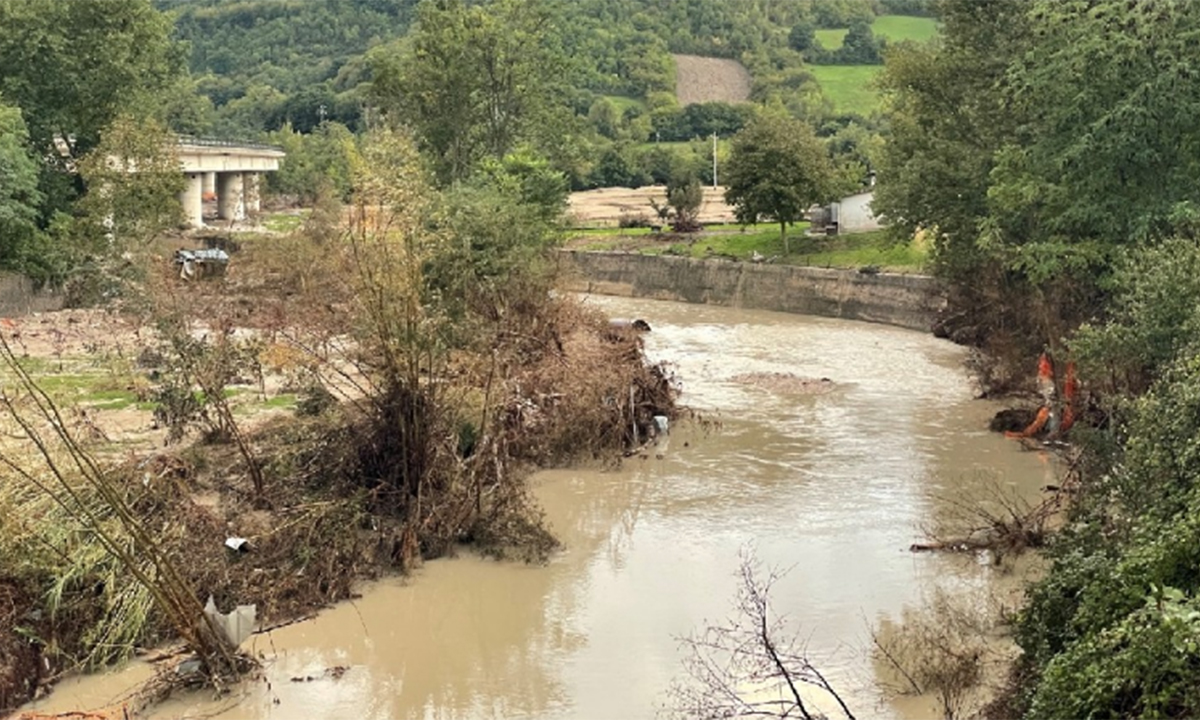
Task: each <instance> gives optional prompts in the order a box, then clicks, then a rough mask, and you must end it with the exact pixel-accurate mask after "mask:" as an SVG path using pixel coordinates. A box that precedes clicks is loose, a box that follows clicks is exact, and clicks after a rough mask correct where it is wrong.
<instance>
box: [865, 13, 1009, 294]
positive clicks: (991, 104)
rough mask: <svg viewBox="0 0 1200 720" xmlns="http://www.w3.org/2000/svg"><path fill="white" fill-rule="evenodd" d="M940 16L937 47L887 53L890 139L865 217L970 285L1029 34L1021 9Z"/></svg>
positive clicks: (882, 79)
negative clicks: (930, 252) (1011, 74)
mask: <svg viewBox="0 0 1200 720" xmlns="http://www.w3.org/2000/svg"><path fill="white" fill-rule="evenodd" d="M941 10H942V23H943V25H942V33H941V40H940V42H938V43H936V44H932V45H901V46H898V47H895V48H893V49H892V50H891V52H890V53H889V55H888V60H887V64H886V65H885V67H884V70H883V73H882V74H881V76H880V84H881V87H882V90H883V95H884V99H885V104H886V107H887V114H888V119H889V121H890V124H891V136H890V138H889V140H888V142H887V144H886V145H884V147H883V151H882V152H881V153H879V156H878V160H879V178H880V183H879V187H878V188H877V189H876V192H875V201H874V207H875V208H876V209H877V210H878V211H879V212H880V213H881V214H883V215H886V216H887V217H888V218H889V219H890V220H891V222H892V226H893V227H894V228H896V230H897V232H898V234H900V235H903V236H904V237H910V238H911V237H912V236H913V234H914V233H916V232H918V231H924V232H926V233H929V234H930V235H931V236H932V238H933V240H934V260H935V262H936V263H937V264H938V266H939V272H940V273H941V274H943V275H944V276H948V277H950V278H951V279H955V278H958V277H962V278H964V279H966V280H967V281H968V282H971V280H970V279H971V278H973V277H976V276H977V272H978V269H979V268H978V265H979V263H980V259H979V255H980V252H979V250H978V248H977V246H976V244H975V241H976V239H977V237H978V227H979V224H980V222H982V220H983V218H984V217H985V216H986V215H987V212H988V206H987V194H988V184H989V175H990V173H991V170H992V168H993V166H994V164H995V162H994V156H995V153H996V151H997V150H998V149H999V148H1000V146H1001V145H1002V144H1003V143H1004V142H1005V141H1006V139H1007V138H1008V136H1010V135H1011V134H1012V133H1013V132H1014V131H1015V127H1014V126H1015V124H1016V123H1017V122H1018V121H1019V118H1018V117H1016V116H1015V114H1013V113H1010V112H1008V111H1006V110H1005V108H1004V103H1003V101H1002V92H1003V90H1002V87H1003V83H1004V82H1005V78H1006V73H1007V69H1008V65H1009V63H1010V62H1011V61H1012V60H1013V59H1014V58H1015V57H1016V56H1017V54H1018V53H1020V52H1022V49H1023V44H1024V40H1025V38H1028V37H1029V36H1030V35H1031V33H1030V32H1029V29H1028V25H1027V19H1026V17H1025V12H1024V11H1025V2H1024V0H989V1H988V2H978V0H947V1H946V2H943V3H942V5H941Z"/></svg>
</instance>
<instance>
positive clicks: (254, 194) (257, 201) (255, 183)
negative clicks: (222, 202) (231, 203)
mask: <svg viewBox="0 0 1200 720" xmlns="http://www.w3.org/2000/svg"><path fill="white" fill-rule="evenodd" d="M261 180H262V175H261V174H260V173H256V172H248V173H242V199H243V201H244V202H245V205H246V213H247V214H252V213H257V212H259V211H260V210H262V201H261V197H262V196H261V195H260V191H259V185H260V184H261Z"/></svg>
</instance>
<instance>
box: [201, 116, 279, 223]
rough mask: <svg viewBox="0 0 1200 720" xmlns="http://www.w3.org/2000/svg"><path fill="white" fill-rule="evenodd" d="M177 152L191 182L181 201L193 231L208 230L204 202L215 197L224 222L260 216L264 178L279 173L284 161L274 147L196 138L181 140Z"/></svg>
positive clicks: (219, 213) (277, 149)
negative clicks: (264, 175)
mask: <svg viewBox="0 0 1200 720" xmlns="http://www.w3.org/2000/svg"><path fill="white" fill-rule="evenodd" d="M177 151H178V153H179V162H180V164H181V165H182V166H183V173H184V177H185V178H186V179H187V185H186V187H185V188H184V190H183V192H182V193H180V194H179V201H180V202H181V203H182V204H183V212H184V214H185V215H186V216H187V220H188V223H189V224H190V225H191V226H192V227H204V201H205V200H206V199H211V198H213V197H215V198H216V200H217V216H218V217H220V218H221V219H222V220H230V221H233V220H242V219H245V217H246V213H248V212H258V210H259V207H260V201H259V200H260V199H259V188H260V186H261V184H262V183H261V180H262V174H263V173H267V172H271V171H274V170H278V169H279V161H280V160H282V159H283V157H284V152H283V150H281V149H279V148H277V147H274V146H272V145H260V144H257V143H247V142H238V141H230V140H209V139H206V138H193V137H180V138H179V147H178V150H177Z"/></svg>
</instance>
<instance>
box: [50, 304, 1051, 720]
mask: <svg viewBox="0 0 1200 720" xmlns="http://www.w3.org/2000/svg"><path fill="white" fill-rule="evenodd" d="M588 302H589V303H592V304H594V305H596V306H598V307H600V308H602V309H603V310H605V311H606V312H608V313H609V314H611V315H612V316H614V317H641V318H645V319H646V320H647V321H648V322H649V323H650V325H651V326H652V327H653V332H651V333H650V334H648V335H647V336H646V347H647V351H648V353H649V354H650V356H651V357H652V358H655V359H664V360H669V361H670V362H672V363H673V364H674V367H675V371H676V373H677V375H678V376H679V378H680V379H681V381H682V386H683V390H684V394H683V398H682V399H683V402H685V403H686V404H687V405H689V406H690V407H692V408H695V409H697V410H699V411H700V412H701V413H702V414H703V415H704V416H705V417H706V418H707V419H709V420H712V421H715V423H716V424H717V425H718V426H719V427H718V428H717V429H715V430H713V431H711V432H708V433H704V432H702V431H700V430H699V429H698V428H696V427H685V426H680V427H677V428H674V429H673V432H672V434H671V436H670V437H669V438H668V439H667V440H666V442H664V443H663V444H661V445H660V446H659V447H658V448H656V449H655V450H654V451H653V452H652V453H649V454H647V456H646V457H635V458H631V459H629V460H626V461H625V463H624V465H623V467H622V468H621V469H619V470H608V471H605V470H602V469H598V468H597V469H576V470H556V471H550V472H542V473H539V474H538V475H536V476H535V477H534V479H533V483H534V485H535V488H536V494H537V497H538V498H539V499H540V501H541V503H542V505H543V507H544V509H545V513H546V518H547V520H548V521H549V523H550V525H551V526H552V528H553V530H554V531H555V533H556V534H557V536H558V537H559V538H560V539H561V540H562V541H563V542H564V543H565V550H564V551H563V552H561V553H560V554H558V555H557V556H556V557H555V558H554V559H553V560H552V561H551V562H550V563H549V564H548V565H546V566H524V565H519V564H512V563H497V562H493V561H488V560H482V559H479V558H475V557H472V556H470V555H469V554H464V555H463V556H461V557H459V558H455V559H451V560H439V561H435V562H431V563H429V564H427V565H426V566H425V567H423V568H422V569H420V570H419V571H418V572H416V573H415V574H414V576H413V577H412V578H410V579H407V580H406V579H400V578H396V579H391V580H385V581H381V582H378V583H373V584H371V585H369V586H367V587H365V588H364V589H363V597H362V598H361V599H359V600H357V601H355V602H353V603H344V604H342V605H340V606H338V607H336V608H334V609H332V610H329V611H327V612H324V613H322V614H321V615H320V616H319V617H318V618H316V619H315V620H312V621H308V622H304V623H300V624H296V625H293V626H290V627H287V628H283V629H280V630H277V631H274V632H273V633H270V634H269V635H261V636H256V637H255V638H254V639H253V640H252V641H249V642H252V643H253V649H254V651H255V652H256V653H261V654H262V656H263V658H264V661H265V667H266V670H265V678H264V679H262V680H259V681H256V682H249V683H246V684H245V686H244V687H242V688H239V689H237V690H235V691H234V692H233V693H232V695H230V696H227V697H225V698H223V699H221V700H218V701H216V702H214V701H212V699H211V698H210V697H208V696H193V697H185V698H182V699H176V700H172V701H170V702H169V703H167V704H165V705H162V706H160V707H159V708H157V710H156V711H155V713H154V715H153V717H163V718H168V717H200V716H205V717H216V718H227V719H230V720H233V719H238V720H241V719H250V718H300V717H304V718H342V717H345V718H351V717H353V718H470V719H476V718H581V719H592V718H598V719H603V718H630V719H636V718H652V717H654V715H655V713H656V711H657V710H658V709H659V708H660V707H661V706H662V705H663V704H664V703H666V702H667V701H668V699H669V698H668V694H667V689H668V687H669V685H670V683H671V681H672V680H673V679H674V678H676V677H678V675H679V673H680V669H681V659H682V658H683V650H682V649H681V648H680V646H679V640H678V639H679V638H680V637H681V636H685V635H688V634H689V633H691V632H694V631H697V630H699V629H702V628H703V627H704V626H705V624H706V623H709V622H717V621H720V620H722V619H723V618H725V617H727V616H728V614H729V610H730V606H731V602H732V600H733V597H734V593H735V591H736V589H737V580H736V578H735V572H736V571H737V570H738V567H739V553H740V552H742V550H743V548H745V547H747V546H753V547H754V548H755V551H756V554H757V556H758V558H759V559H760V560H761V561H762V563H763V564H764V566H766V567H768V568H770V567H780V568H784V569H786V570H787V572H786V574H785V575H784V576H783V578H782V579H781V580H779V581H778V583H777V584H776V585H775V587H774V589H773V591H772V602H773V603H774V607H775V609H776V610H778V611H779V612H782V613H786V614H787V615H788V616H789V618H790V621H791V622H792V627H793V628H794V629H795V630H796V631H798V632H799V634H800V637H801V638H802V639H803V640H804V641H805V643H806V646H807V652H808V655H809V656H810V657H811V659H812V660H813V661H814V663H815V664H816V665H817V666H818V667H820V668H821V669H822V671H823V672H824V673H825V674H826V676H828V677H829V679H830V680H831V681H832V682H833V683H834V684H835V685H836V686H837V687H838V688H839V689H840V690H841V691H842V693H843V695H845V696H847V698H848V699H849V700H850V702H851V704H852V705H853V706H854V707H855V709H856V710H857V711H858V712H857V714H858V717H860V718H864V717H880V718H898V719H900V718H903V719H907V718H917V717H928V716H930V715H931V714H932V713H933V708H932V706H931V705H929V704H928V703H927V702H925V701H923V700H918V701H915V702H914V701H903V702H901V701H897V700H895V699H892V698H889V697H888V696H887V694H886V693H884V692H882V691H881V690H880V689H879V682H878V679H877V678H876V676H875V673H874V670H873V668H872V663H871V660H870V654H869V652H868V649H869V647H870V627H871V626H872V625H874V624H876V623H878V622H880V621H883V620H886V619H889V618H897V617H898V616H899V614H900V612H901V611H902V610H903V609H904V608H905V607H906V606H907V605H911V604H914V603H918V602H919V601H920V600H921V598H922V596H923V594H924V593H928V592H929V591H930V590H931V589H932V588H934V587H935V586H939V585H941V586H944V587H949V588H951V589H953V590H954V591H955V592H964V593H965V592H984V591H987V590H988V588H991V587H995V586H996V584H997V583H998V582H1000V581H1001V579H1000V578H999V572H998V571H996V570H994V569H992V568H991V567H989V566H988V565H987V563H986V562H984V561H982V559H979V558H974V557H970V556H944V555H914V554H912V553H910V552H908V550H907V548H908V546H909V544H910V543H911V542H913V541H914V540H916V539H919V538H920V537H921V528H922V527H925V526H928V525H931V524H935V523H937V522H939V521H942V520H944V519H945V518H947V517H949V516H950V515H952V514H953V513H954V512H955V510H954V508H955V502H954V499H955V498H960V497H963V496H964V494H966V495H969V494H970V493H971V492H972V491H973V490H979V489H980V488H984V487H985V486H986V487H993V486H998V487H1001V488H1003V489H1005V490H1006V491H1008V492H1013V493H1016V494H1018V495H1023V496H1026V497H1034V496H1036V495H1037V492H1038V488H1039V487H1040V486H1042V485H1044V484H1046V483H1049V482H1053V481H1054V480H1053V478H1054V472H1055V469H1054V467H1053V464H1052V462H1051V461H1050V460H1049V459H1048V458H1047V457H1045V456H1044V455H1041V454H1039V453H1030V452H1023V451H1021V450H1020V449H1019V448H1018V446H1017V445H1016V444H1015V443H1012V442H1011V441H1006V440H1005V439H1004V438H1002V437H1000V436H999V435H997V434H994V433H989V432H988V431H987V430H986V424H987V420H988V418H989V417H990V415H991V414H992V413H994V412H995V410H996V407H995V406H994V405H991V404H989V403H986V402H983V401H977V400H973V399H972V387H971V384H970V382H969V380H968V378H967V377H966V375H965V373H964V371H963V369H962V361H963V358H964V352H963V350H962V349H961V348H958V347H956V346H954V345H952V344H950V343H947V342H944V341H940V340H937V339H935V338H933V337H930V336H928V335H924V334H921V333H916V332H912V331H907V330H902V329H897V328H890V327H886V326H881V325H870V324H865V323H856V322H847V321H841V320H831V319H824V318H811V317H800V316H794V315H784V314H778V313H769V312H760V311H747V310H738V309H732V308H720V307H709V306H697V305H684V304H679V303H669V302H653V301H647V300H630V299H618V298H601V297H593V298H589V299H588ZM760 372H761V373H777V372H778V373H793V374H795V375H798V376H804V377H814V378H821V377H827V378H829V379H831V380H832V381H833V383H834V389H833V390H832V391H831V392H828V393H824V394H819V395H796V394H779V393H772V392H769V391H767V390H764V389H761V388H759V387H757V386H755V385H752V384H746V383H743V382H737V381H735V380H734V379H733V378H735V377H736V376H739V375H743V374H746V373H760ZM332 667H343V668H346V669H345V671H344V673H341V674H340V676H338V677H334V675H339V673H331V672H328V671H327V669H328V668H332ZM148 674H149V670H148V669H147V668H146V666H145V665H144V664H139V663H134V664H131V665H130V666H128V667H127V668H125V669H124V670H122V671H119V672H115V673H109V674H107V675H104V676H100V677H91V678H82V679H79V680H72V681H68V682H65V683H63V684H62V685H60V687H59V688H58V689H57V690H56V691H55V693H54V694H53V695H52V697H51V698H50V699H49V700H48V701H47V702H45V703H43V704H42V706H41V707H40V708H39V709H44V710H55V709H66V708H71V709H79V708H91V707H99V706H103V705H107V704H109V703H111V702H113V701H114V700H115V699H117V698H119V697H121V696H122V695H123V694H124V693H126V692H128V691H129V689H130V688H131V687H133V686H134V685H135V684H136V683H137V682H138V681H139V680H141V679H143V678H145V677H146V676H147V675H148ZM308 678H311V680H308ZM294 679H295V680H294Z"/></svg>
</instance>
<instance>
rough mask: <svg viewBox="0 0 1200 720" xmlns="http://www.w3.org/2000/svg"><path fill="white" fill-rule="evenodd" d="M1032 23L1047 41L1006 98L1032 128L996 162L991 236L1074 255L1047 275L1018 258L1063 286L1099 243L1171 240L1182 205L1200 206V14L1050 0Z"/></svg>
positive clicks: (1103, 246)
mask: <svg viewBox="0 0 1200 720" xmlns="http://www.w3.org/2000/svg"><path fill="white" fill-rule="evenodd" d="M1028 14H1029V17H1030V18H1031V21H1032V22H1033V23H1035V24H1036V27H1037V28H1038V33H1037V36H1036V37H1037V41H1036V42H1035V43H1034V44H1033V45H1032V47H1031V49H1030V50H1029V52H1027V53H1025V54H1022V55H1021V56H1019V57H1018V58H1016V60H1015V61H1014V62H1013V63H1012V64H1011V65H1010V67H1009V71H1008V73H1009V83H1008V87H1007V88H1006V93H1005V95H1004V101H1005V103H1006V105H1007V106H1008V107H1011V108H1012V109H1013V110H1015V111H1016V113H1017V114H1018V115H1019V116H1021V117H1023V118H1024V119H1025V122H1024V124H1023V125H1022V126H1021V127H1020V129H1019V132H1018V133H1016V134H1014V135H1012V136H1010V137H1009V138H1008V141H1007V142H1006V143H1005V144H1004V146H1002V147H1001V148H1000V149H999V151H998V152H997V155H996V158H997V167H996V168H995V170H994V171H993V172H992V186H991V188H990V189H989V191H988V197H989V200H990V205H991V216H992V219H993V223H992V224H991V230H992V231H993V232H994V239H995V240H997V241H998V242H1001V243H1003V244H1005V245H1007V246H1013V245H1016V246H1028V245H1031V244H1039V245H1045V246H1051V245H1053V246H1056V247H1058V248H1060V249H1062V250H1063V251H1064V252H1056V253H1053V254H1054V255H1057V256H1059V257H1058V258H1056V260H1058V261H1057V262H1050V264H1048V265H1046V266H1045V267H1038V266H1036V265H1034V264H1033V263H1035V262H1036V263H1040V261H1041V260H1040V258H1032V257H1031V258H1029V259H1028V260H1029V261H1026V258H1022V257H1018V258H1017V260H1018V262H1020V263H1021V264H1022V266H1023V267H1024V268H1025V269H1026V271H1028V272H1037V273H1040V274H1041V275H1043V276H1045V277H1052V276H1054V275H1056V274H1058V273H1060V272H1062V271H1063V270H1064V269H1065V268H1064V265H1065V264H1067V263H1069V262H1070V256H1071V254H1074V253H1085V252H1088V250H1087V248H1086V245H1088V244H1096V245H1098V246H1099V249H1100V251H1101V252H1107V249H1108V248H1111V247H1112V246H1117V245H1125V244H1129V243H1133V242H1139V241H1145V240H1158V239H1161V238H1162V237H1164V236H1165V235H1167V234H1169V233H1170V232H1171V230H1172V224H1171V222H1170V217H1171V214H1172V212H1173V211H1174V208H1175V205H1176V203H1178V202H1181V201H1188V200H1190V201H1195V199H1196V198H1198V197H1200V127H1197V124H1196V121H1195V119H1196V117H1197V116H1198V115H1200V77H1198V76H1197V74H1196V73H1195V68H1194V67H1193V63H1194V59H1195V48H1194V40H1195V38H1196V35H1197V33H1200V5H1197V4H1196V3H1191V2H1155V3H1129V2H1120V1H1118V0H1103V1H1101V2H1094V3H1088V4H1087V5H1086V6H1084V5H1080V4H1074V3H1058V2H1052V1H1050V0H1039V1H1038V2H1035V3H1033V4H1032V5H1030V6H1029V7H1028ZM1065 73H1072V74H1077V75H1078V76H1079V79H1078V82H1072V83H1070V84H1069V85H1068V84H1066V83H1065V82H1064V77H1066V75H1065ZM1039 255H1045V253H1039Z"/></svg>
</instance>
